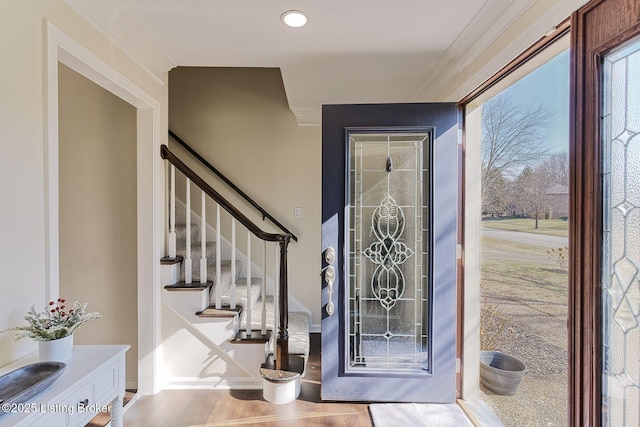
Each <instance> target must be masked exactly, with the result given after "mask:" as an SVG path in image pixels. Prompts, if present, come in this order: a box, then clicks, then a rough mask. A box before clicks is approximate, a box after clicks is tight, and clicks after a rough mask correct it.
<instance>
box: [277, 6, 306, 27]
mask: <svg viewBox="0 0 640 427" xmlns="http://www.w3.org/2000/svg"><path fill="white" fill-rule="evenodd" d="M280 20H281V21H282V22H284V24H285V25H287V26H289V27H294V28H298V27H303V26H304V25H306V23H307V21H308V18H307V14H306V13H304V12H302V11H301V10H287V11H286V12H285V13H283V14H282V15H281V16H280Z"/></svg>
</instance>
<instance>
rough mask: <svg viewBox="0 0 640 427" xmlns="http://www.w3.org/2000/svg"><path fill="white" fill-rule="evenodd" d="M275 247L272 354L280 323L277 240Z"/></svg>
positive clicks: (278, 249)
mask: <svg viewBox="0 0 640 427" xmlns="http://www.w3.org/2000/svg"><path fill="white" fill-rule="evenodd" d="M275 248H276V251H275V252H276V256H275V257H274V258H273V259H274V260H275V267H276V268H275V272H274V273H273V333H274V334H275V336H276V338H275V339H272V340H271V341H272V342H273V355H274V356H275V354H276V350H277V349H276V347H277V346H278V326H279V325H280V323H279V321H278V310H279V308H280V307H279V306H278V301H279V300H278V295H279V294H280V245H279V244H278V242H276V243H275Z"/></svg>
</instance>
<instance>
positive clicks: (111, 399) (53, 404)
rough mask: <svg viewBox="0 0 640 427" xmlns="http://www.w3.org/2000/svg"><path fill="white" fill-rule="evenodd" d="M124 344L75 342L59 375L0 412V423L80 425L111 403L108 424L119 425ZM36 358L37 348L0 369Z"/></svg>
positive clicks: (34, 360) (9, 369) (3, 369)
mask: <svg viewBox="0 0 640 427" xmlns="http://www.w3.org/2000/svg"><path fill="white" fill-rule="evenodd" d="M129 348H130V346H128V345H78V346H74V347H73V356H72V357H71V359H69V360H67V361H66V362H65V363H66V364H67V367H66V369H65V370H64V372H63V373H62V375H60V377H59V378H58V379H57V380H56V381H55V382H54V383H53V384H52V385H51V386H50V387H48V388H47V389H45V390H44V391H42V392H41V393H40V394H38V395H36V396H34V397H32V398H31V399H30V400H29V401H28V402H25V403H24V404H22V405H20V406H17V408H15V409H16V410H17V409H20V411H17V412H13V413H7V414H4V415H2V416H0V426H2V427H4V426H12V427H13V426H56V427H57V426H84V425H85V424H87V423H88V422H89V421H90V420H91V419H92V418H93V417H95V416H96V415H97V414H98V413H99V412H102V411H104V410H105V409H106V407H107V405H109V404H110V403H111V426H112V427H121V426H122V399H123V397H124V388H125V353H126V351H127V350H128V349H129ZM36 362H38V352H35V353H32V354H30V355H28V356H25V357H23V358H22V359H20V360H18V361H16V362H14V363H12V364H10V365H7V366H5V367H3V368H1V369H0V375H4V374H6V373H9V372H11V371H13V370H14V369H17V368H20V367H21V366H25V365H28V364H31V363H36Z"/></svg>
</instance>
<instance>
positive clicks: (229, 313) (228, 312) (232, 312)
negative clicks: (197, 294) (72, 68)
mask: <svg viewBox="0 0 640 427" xmlns="http://www.w3.org/2000/svg"><path fill="white" fill-rule="evenodd" d="M241 311H242V307H239V306H238V307H236V308H231V307H229V306H224V305H223V306H222V307H221V308H215V307H207V308H205V309H204V310H202V311H198V312H196V316H199V317H212V318H220V317H235V316H237V315H239V314H240V312H241Z"/></svg>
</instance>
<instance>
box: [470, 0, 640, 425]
mask: <svg viewBox="0 0 640 427" xmlns="http://www.w3.org/2000/svg"><path fill="white" fill-rule="evenodd" d="M570 30H571V71H570V113H569V117H570V120H571V125H570V137H569V159H570V161H569V164H570V168H569V170H570V184H569V192H570V199H569V209H570V213H569V217H570V218H571V221H570V227H569V247H570V248H571V249H570V251H569V252H570V253H569V255H570V256H569V301H568V349H569V366H568V371H569V373H568V408H569V410H568V411H569V413H568V417H569V425H570V426H575V427H578V426H579V427H583V426H599V425H601V424H602V327H601V325H602V318H601V317H602V316H601V315H602V308H601V268H602V250H601V247H602V187H601V179H600V129H599V122H600V119H599V117H600V101H599V99H600V96H599V90H600V76H601V70H600V64H601V63H602V55H603V54H605V53H606V52H608V51H610V50H611V49H613V48H615V47H616V46H619V45H620V44H622V43H624V42H626V41H628V40H630V39H632V38H634V37H636V36H638V35H640V0H631V1H630V0H592V1H591V2H589V3H587V4H586V5H585V6H583V7H582V8H580V9H578V10H577V11H576V12H574V13H573V14H572V16H571V18H570V19H567V20H566V21H564V22H563V23H561V24H560V25H559V26H558V27H557V29H556V31H555V32H554V33H552V34H550V35H548V36H545V37H543V38H541V39H540V40H538V41H537V42H536V43H535V44H534V45H532V46H531V47H530V48H529V49H527V50H526V51H525V52H523V53H522V54H521V55H519V56H518V57H517V58H516V59H514V60H513V61H512V62H511V63H509V64H508V65H507V66H505V67H504V68H503V69H501V70H500V71H499V72H498V73H496V74H495V75H494V76H493V77H491V78H490V79H489V80H487V81H486V82H485V83H483V84H482V85H481V86H480V87H478V88H477V89H476V90H474V91H473V92H471V93H470V94H469V95H467V96H466V97H465V98H463V99H462V100H460V102H459V104H460V106H461V108H462V109H463V110H464V108H465V106H466V105H467V104H469V103H470V102H471V101H473V100H474V99H476V98H477V97H478V96H480V95H481V94H483V93H484V92H485V91H487V90H488V89H489V88H491V87H492V86H494V85H495V84H497V83H498V82H500V81H501V80H502V79H504V78H505V77H507V76H508V75H509V74H510V73H512V72H513V71H515V70H516V69H518V68H519V67H521V66H522V65H523V64H525V63H526V62H527V61H529V60H530V59H532V58H533V57H534V56H535V55H537V54H538V53H540V52H541V51H543V50H544V49H546V48H547V47H549V46H550V45H551V44H553V43H554V42H556V41H557V40H558V39H559V38H560V37H562V36H563V35H565V34H566V33H567V32H569V31H570ZM463 150H464V145H463ZM463 162H464V159H463ZM462 182H463V188H462V192H461V193H463V192H464V181H462ZM461 214H462V217H461V219H460V223H459V229H460V230H463V227H464V206H462V213H461ZM461 235H464V234H461ZM462 243H463V244H464V242H462ZM462 268H464V266H462ZM460 277H461V276H460ZM459 309H460V307H459ZM460 320H462V319H460ZM462 327H463V326H462V321H460V322H459V332H458V333H459V336H460V333H461V330H462V329H461V328H462ZM460 351H462V350H460Z"/></svg>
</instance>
